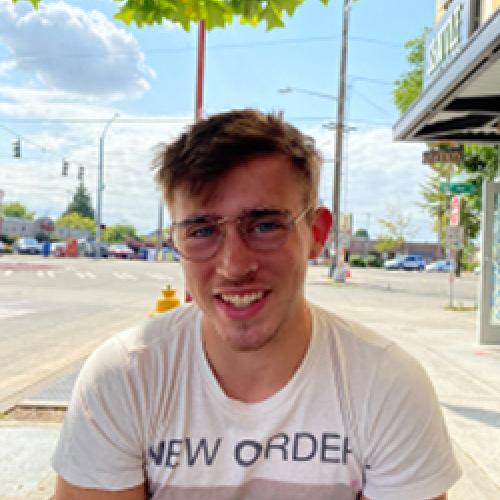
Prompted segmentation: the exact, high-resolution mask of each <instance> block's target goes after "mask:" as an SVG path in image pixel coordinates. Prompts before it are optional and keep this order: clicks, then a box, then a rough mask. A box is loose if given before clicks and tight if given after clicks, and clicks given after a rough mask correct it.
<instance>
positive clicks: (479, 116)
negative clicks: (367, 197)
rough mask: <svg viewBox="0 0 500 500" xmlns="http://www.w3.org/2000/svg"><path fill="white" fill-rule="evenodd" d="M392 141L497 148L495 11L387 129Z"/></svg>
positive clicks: (498, 32) (499, 104)
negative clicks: (452, 142)
mask: <svg viewBox="0 0 500 500" xmlns="http://www.w3.org/2000/svg"><path fill="white" fill-rule="evenodd" d="M393 136H394V140H396V141H414V142H434V141H456V142H459V143H465V142H468V143H490V144H498V143H500V9H497V11H496V12H495V14H493V16H492V17H490V19H489V20H488V21H487V22H486V23H485V24H484V25H483V26H481V27H480V28H479V29H478V30H477V31H476V32H475V33H474V34H473V35H472V36H471V38H470V39H469V40H468V41H467V43H466V45H465V46H464V47H463V49H462V50H460V52H458V53H457V54H456V55H455V56H454V58H453V60H451V61H450V63H449V64H448V66H447V67H446V68H445V69H444V70H443V71H442V73H441V74H440V75H439V76H438V77H437V78H436V79H435V80H433V81H432V82H431V83H430V84H429V85H428V86H427V87H426V88H425V89H424V91H423V92H422V94H421V96H420V98H419V99H418V100H417V101H416V102H414V103H413V104H412V106H411V107H410V108H409V109H408V110H407V112H406V113H405V114H404V115H403V116H402V117H401V118H400V119H399V120H398V122H397V123H396V124H395V125H394V127H393Z"/></svg>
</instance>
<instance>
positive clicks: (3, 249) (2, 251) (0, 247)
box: [0, 241, 7, 253]
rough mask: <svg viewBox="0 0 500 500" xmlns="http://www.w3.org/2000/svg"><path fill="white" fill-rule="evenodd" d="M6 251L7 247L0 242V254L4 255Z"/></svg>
mask: <svg viewBox="0 0 500 500" xmlns="http://www.w3.org/2000/svg"><path fill="white" fill-rule="evenodd" d="M6 251H7V245H6V244H5V243H4V242H3V241H0V253H4V252H6Z"/></svg>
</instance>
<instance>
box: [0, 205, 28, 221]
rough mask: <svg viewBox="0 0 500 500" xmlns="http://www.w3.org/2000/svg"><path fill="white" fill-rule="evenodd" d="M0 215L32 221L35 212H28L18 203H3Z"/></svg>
mask: <svg viewBox="0 0 500 500" xmlns="http://www.w3.org/2000/svg"><path fill="white" fill-rule="evenodd" d="M0 208H1V214H2V215H3V216H5V217H19V218H20V219H28V220H33V219H34V218H35V212H28V210H27V209H26V207H25V206H24V205H23V204H22V203H19V202H18V201H12V202H10V203H5V204H3V205H2V206H1V207H0Z"/></svg>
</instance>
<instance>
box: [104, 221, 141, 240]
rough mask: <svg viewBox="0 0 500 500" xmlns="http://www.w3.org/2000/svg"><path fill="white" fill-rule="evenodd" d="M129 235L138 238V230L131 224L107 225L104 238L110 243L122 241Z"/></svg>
mask: <svg viewBox="0 0 500 500" xmlns="http://www.w3.org/2000/svg"><path fill="white" fill-rule="evenodd" d="M127 237H130V238H134V239H138V236H137V230H136V229H135V227H134V226H132V225H130V224H114V225H112V226H107V227H106V229H105V230H104V234H103V239H104V240H105V241H107V242H108V243H121V242H122V241H125V239H126V238H127Z"/></svg>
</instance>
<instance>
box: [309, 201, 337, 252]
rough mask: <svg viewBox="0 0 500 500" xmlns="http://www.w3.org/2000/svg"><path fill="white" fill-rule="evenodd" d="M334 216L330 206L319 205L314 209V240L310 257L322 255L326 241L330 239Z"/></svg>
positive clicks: (312, 228)
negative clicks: (329, 208)
mask: <svg viewBox="0 0 500 500" xmlns="http://www.w3.org/2000/svg"><path fill="white" fill-rule="evenodd" d="M332 222H333V217H332V213H331V212H330V210H328V208H325V207H319V208H317V209H316V210H315V211H314V215H313V220H312V227H311V231H312V242H311V249H310V251H309V259H316V258H317V257H319V256H320V255H321V252H322V251H323V247H324V246H325V242H326V240H327V239H328V235H329V233H330V228H331V227H332Z"/></svg>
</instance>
